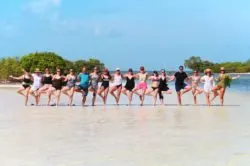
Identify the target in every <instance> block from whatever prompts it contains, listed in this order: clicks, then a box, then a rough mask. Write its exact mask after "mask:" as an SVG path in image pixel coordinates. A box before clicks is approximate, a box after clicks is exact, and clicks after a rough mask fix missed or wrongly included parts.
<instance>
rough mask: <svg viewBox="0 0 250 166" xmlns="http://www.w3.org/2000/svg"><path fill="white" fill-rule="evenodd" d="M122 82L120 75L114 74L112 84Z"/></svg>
mask: <svg viewBox="0 0 250 166" xmlns="http://www.w3.org/2000/svg"><path fill="white" fill-rule="evenodd" d="M121 84H122V76H121V75H117V74H115V76H114V85H116V86H117V85H121Z"/></svg>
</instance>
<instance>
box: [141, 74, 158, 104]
mask: <svg viewBox="0 0 250 166" xmlns="http://www.w3.org/2000/svg"><path fill="white" fill-rule="evenodd" d="M148 80H151V81H152V82H151V88H148V89H147V91H146V93H145V94H146V95H152V96H153V105H154V106H155V105H156V102H157V94H158V90H159V89H158V88H159V84H160V78H159V74H158V72H157V71H153V75H152V76H150V77H148Z"/></svg>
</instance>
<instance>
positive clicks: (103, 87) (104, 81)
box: [97, 68, 112, 105]
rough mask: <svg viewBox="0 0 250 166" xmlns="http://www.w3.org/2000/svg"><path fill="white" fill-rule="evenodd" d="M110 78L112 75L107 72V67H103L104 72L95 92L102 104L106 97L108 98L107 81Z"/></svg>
mask: <svg viewBox="0 0 250 166" xmlns="http://www.w3.org/2000/svg"><path fill="white" fill-rule="evenodd" d="M111 78H112V77H111V75H110V73H109V70H108V69H107V68H106V69H104V72H103V74H102V75H101V80H102V84H101V87H100V88H99V90H98V92H97V93H98V95H99V96H100V97H101V98H102V100H103V103H104V105H106V104H107V98H108V93H109V81H110V80H111ZM102 93H104V94H102Z"/></svg>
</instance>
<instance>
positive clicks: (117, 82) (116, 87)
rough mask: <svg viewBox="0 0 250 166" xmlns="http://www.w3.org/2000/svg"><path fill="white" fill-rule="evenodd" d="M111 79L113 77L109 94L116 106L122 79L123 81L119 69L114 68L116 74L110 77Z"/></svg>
mask: <svg viewBox="0 0 250 166" xmlns="http://www.w3.org/2000/svg"><path fill="white" fill-rule="evenodd" d="M112 77H113V86H112V87H111V90H110V94H111V95H112V96H113V97H114V98H115V101H116V104H117V105H118V104H119V101H120V97H121V92H122V79H123V76H122V74H121V70H120V68H116V72H115V74H113V75H112ZM115 91H116V94H115Z"/></svg>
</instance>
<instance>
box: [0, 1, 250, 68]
mask: <svg viewBox="0 0 250 166" xmlns="http://www.w3.org/2000/svg"><path fill="white" fill-rule="evenodd" d="M249 9H250V1H249V0H237V1H235V0H175V1H173V0H154V1H152V0H136V1H135V0H9V1H1V2H0V50H1V55H0V56H21V55H23V54H27V53H29V52H33V51H54V52H57V53H58V54H59V55H61V56H63V57H65V58H68V59H71V60H75V59H88V58H98V59H100V60H102V61H103V62H104V63H105V64H106V66H107V67H109V68H115V67H121V68H122V69H127V68H129V67H133V68H137V67H139V66H140V65H145V66H146V67H147V68H148V69H160V68H167V69H175V68H176V67H177V66H178V65H179V64H182V63H183V61H184V59H186V58H188V57H190V56H193V55H194V56H201V57H202V58H204V59H208V60H211V61H215V62H221V61H245V60H247V59H250V10H249Z"/></svg>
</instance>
